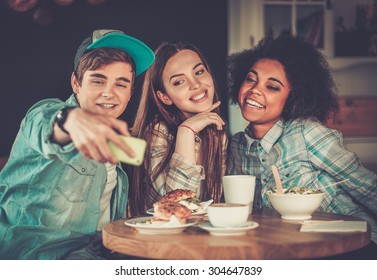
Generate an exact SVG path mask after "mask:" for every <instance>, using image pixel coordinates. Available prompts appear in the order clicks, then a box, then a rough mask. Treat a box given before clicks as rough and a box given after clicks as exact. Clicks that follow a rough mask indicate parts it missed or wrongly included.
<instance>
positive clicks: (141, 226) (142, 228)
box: [125, 216, 196, 234]
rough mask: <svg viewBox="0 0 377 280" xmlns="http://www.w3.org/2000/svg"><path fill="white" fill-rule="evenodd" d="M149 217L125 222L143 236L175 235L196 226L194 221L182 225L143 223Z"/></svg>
mask: <svg viewBox="0 0 377 280" xmlns="http://www.w3.org/2000/svg"><path fill="white" fill-rule="evenodd" d="M150 219H151V217H150V216H148V217H139V218H134V219H130V220H127V221H125V224H126V225H127V226H129V227H132V228H135V229H136V230H137V231H138V232H139V233H144V234H175V233H181V232H182V231H183V230H184V229H185V228H187V227H190V226H193V225H195V224H196V222H195V221H188V223H186V224H184V225H151V224H146V223H145V222H146V221H148V220H150Z"/></svg>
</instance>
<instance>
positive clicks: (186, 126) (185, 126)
mask: <svg viewBox="0 0 377 280" xmlns="http://www.w3.org/2000/svg"><path fill="white" fill-rule="evenodd" d="M178 127H184V128H187V129H189V130H191V131H192V133H194V135H196V134H197V133H196V131H195V130H194V129H192V128H191V127H189V126H188V125H185V124H181V125H179V126H178Z"/></svg>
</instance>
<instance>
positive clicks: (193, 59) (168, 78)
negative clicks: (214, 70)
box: [157, 50, 215, 117]
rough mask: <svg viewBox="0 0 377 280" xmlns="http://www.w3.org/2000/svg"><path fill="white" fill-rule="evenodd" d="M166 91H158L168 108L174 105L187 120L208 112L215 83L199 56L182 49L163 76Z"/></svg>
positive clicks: (167, 66) (166, 67)
mask: <svg viewBox="0 0 377 280" xmlns="http://www.w3.org/2000/svg"><path fill="white" fill-rule="evenodd" d="M162 81H163V84H164V88H165V90H166V92H161V91H157V95H158V97H159V99H160V100H161V101H162V102H163V103H164V104H166V105H172V104H175V106H177V107H178V109H179V110H181V111H182V113H183V114H184V115H185V116H186V117H190V116H193V115H195V114H197V113H200V112H203V111H205V110H207V109H208V108H209V107H211V105H212V104H213V98H214V92H215V90H214V83H213V79H212V76H211V74H210V73H209V72H208V70H207V69H206V68H205V66H204V64H203V62H202V61H201V59H200V57H199V56H198V54H197V53H196V52H194V51H192V50H182V51H179V52H178V53H177V54H175V55H174V56H172V57H171V58H170V59H169V60H168V62H167V63H166V66H165V69H164V71H163V73H162Z"/></svg>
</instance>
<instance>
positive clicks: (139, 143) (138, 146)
mask: <svg viewBox="0 0 377 280" xmlns="http://www.w3.org/2000/svg"><path fill="white" fill-rule="evenodd" d="M120 137H121V138H122V139H123V141H124V142H126V144H127V145H128V146H130V147H131V149H132V150H134V152H135V154H136V156H135V157H133V158H132V157H130V156H129V155H127V154H126V153H125V152H124V151H123V150H121V149H120V148H119V147H118V146H117V145H115V144H114V143H113V142H112V141H109V143H108V144H109V148H110V150H111V152H112V153H113V154H114V155H115V157H116V158H117V160H118V161H121V162H124V163H128V164H131V165H136V166H139V165H141V164H142V163H143V160H144V154H145V149H146V148H147V142H146V141H145V140H144V139H141V138H136V137H131V136H123V135H121V136H120Z"/></svg>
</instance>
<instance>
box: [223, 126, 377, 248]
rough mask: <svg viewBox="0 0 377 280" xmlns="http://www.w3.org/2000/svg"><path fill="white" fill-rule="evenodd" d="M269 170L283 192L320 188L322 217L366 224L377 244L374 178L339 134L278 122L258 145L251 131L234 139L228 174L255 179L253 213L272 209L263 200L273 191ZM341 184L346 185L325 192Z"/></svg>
mask: <svg viewBox="0 0 377 280" xmlns="http://www.w3.org/2000/svg"><path fill="white" fill-rule="evenodd" d="M272 165H276V167H277V168H278V170H279V175H280V177H281V180H282V184H283V188H289V187H292V186H302V187H308V188H315V187H318V188H321V189H322V190H323V192H324V193H325V198H324V200H323V202H322V205H321V206H320V210H321V211H325V212H333V213H338V214H344V215H350V216H355V217H358V218H361V219H364V220H366V221H368V223H369V224H370V226H371V229H372V240H373V241H374V242H376V243H377V222H376V220H377V175H376V174H374V173H373V172H371V171H369V170H368V169H366V168H364V167H363V166H362V164H361V163H360V160H359V159H358V157H357V156H356V154H354V153H352V152H350V151H347V150H346V149H345V148H344V146H343V138H342V135H341V133H340V132H338V131H336V130H333V129H330V128H327V127H326V126H324V125H322V124H321V123H319V122H315V121H312V120H294V121H291V122H286V123H284V122H282V121H278V122H277V123H276V124H275V125H274V126H273V127H272V128H271V129H270V130H269V131H268V132H267V134H266V135H265V136H264V137H263V138H262V139H260V140H256V139H253V138H252V132H251V128H250V125H249V126H248V127H246V129H245V131H244V132H238V133H237V134H235V135H234V136H233V137H232V139H231V143H230V155H229V165H228V169H227V173H228V174H251V175H255V176H256V177H257V180H256V192H255V196H256V197H255V199H254V207H257V208H261V207H272V206H271V204H270V202H269V200H268V198H267V191H268V190H270V189H275V180H274V177H273V175H272V171H271V166H272ZM344 179H349V180H348V181H346V182H344V183H342V184H340V185H337V186H333V187H328V188H326V186H327V185H329V184H332V183H335V182H338V181H341V180H344Z"/></svg>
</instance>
